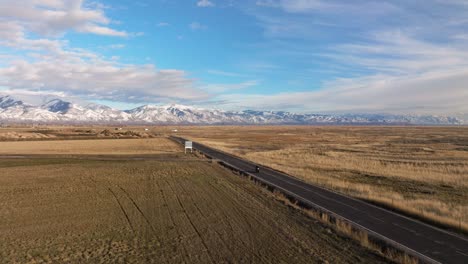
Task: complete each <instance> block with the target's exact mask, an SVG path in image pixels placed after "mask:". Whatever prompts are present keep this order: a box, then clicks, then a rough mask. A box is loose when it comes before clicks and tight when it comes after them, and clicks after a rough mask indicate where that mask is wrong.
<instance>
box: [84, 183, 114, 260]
mask: <svg viewBox="0 0 468 264" xmlns="http://www.w3.org/2000/svg"><path fill="white" fill-rule="evenodd" d="M86 178H87V179H89V181H90V182H92V185H93V187H94V189H95V190H96V194H97V195H98V196H100V194H99V192H98V191H97V190H98V189H99V188H102V186H100V185H99V184H98V181H97V180H96V179H95V176H94V175H89V176H88V177H86ZM80 180H81V181H82V182H83V183H84V184H86V185H87V182H88V181H87V180H86V179H85V177H80ZM106 191H107V189H106ZM115 236H116V235H115V234H113V235H111V237H110V238H109V241H108V242H107V243H106V247H105V249H104V250H103V251H102V255H103V256H106V255H110V253H111V249H112V242H113V241H114V239H115Z"/></svg>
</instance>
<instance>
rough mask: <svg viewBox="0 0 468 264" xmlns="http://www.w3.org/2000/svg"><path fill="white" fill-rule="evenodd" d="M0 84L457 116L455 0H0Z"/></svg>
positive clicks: (463, 101) (463, 61) (113, 95)
mask: <svg viewBox="0 0 468 264" xmlns="http://www.w3.org/2000/svg"><path fill="white" fill-rule="evenodd" d="M0 92H3V93H10V94H25V95H29V96H40V95H43V94H47V95H54V96H62V97H67V98H79V99H81V100H87V101H92V102H96V103H102V104H106V105H109V106H111V107H115V108H118V109H130V108H133V107H136V106H140V105H143V104H169V103H177V104H186V105H194V106H200V107H205V108H218V109H225V110H240V109H256V110H286V111H294V112H316V113H328V112H336V113H342V112H352V113H362V112H365V113H372V112H378V113H407V114H458V113H464V114H466V113H468V1H466V0H412V1H406V0H392V1H390V0H389V1H376V0H375V1H370V0H352V1H351V0H328V1H325V0H258V1H253V0H251V1H241V0H239V1H236V0H183V1H182V0H180V1H176V0H173V1H171V0H153V1H144V0H138V1H135V0H132V1H130V0H114V1H107V0H102V1H86V0H81V1H80V0H14V1H10V0H0Z"/></svg>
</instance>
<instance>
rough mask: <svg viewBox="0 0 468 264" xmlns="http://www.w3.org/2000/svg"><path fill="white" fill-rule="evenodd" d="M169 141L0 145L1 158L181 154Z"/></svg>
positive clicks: (60, 141) (103, 141)
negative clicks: (15, 156) (37, 155)
mask: <svg viewBox="0 0 468 264" xmlns="http://www.w3.org/2000/svg"><path fill="white" fill-rule="evenodd" d="M180 151H181V150H180V147H179V146H178V145H177V144H176V143H174V142H172V141H170V140H168V139H166V138H148V139H92V140H53V141H52V140H51V141H15V142H0V155H29V154H31V155H34V154H44V155H62V154H66V155H87V154H89V155H133V154H158V153H178V152H180Z"/></svg>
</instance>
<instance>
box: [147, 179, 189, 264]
mask: <svg viewBox="0 0 468 264" xmlns="http://www.w3.org/2000/svg"><path fill="white" fill-rule="evenodd" d="M154 182H155V183H156V185H157V187H158V189H159V192H160V194H161V197H162V199H163V203H164V204H166V205H169V204H168V201H167V197H166V195H165V194H164V190H163V189H162V188H161V186H160V185H159V182H158V181H157V180H155V181H154ZM167 212H168V215H169V219H170V221H171V223H172V225H173V226H174V230H175V231H176V234H177V236H178V237H182V236H181V233H180V231H179V228H178V227H177V224H176V222H175V221H174V216H173V215H172V212H171V210H170V209H169V208H168V209H167ZM180 245H182V249H183V251H184V254H183V255H182V258H183V259H184V262H187V256H189V254H188V250H187V247H186V246H185V244H184V243H180Z"/></svg>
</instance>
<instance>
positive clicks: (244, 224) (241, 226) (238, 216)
mask: <svg viewBox="0 0 468 264" xmlns="http://www.w3.org/2000/svg"><path fill="white" fill-rule="evenodd" d="M209 184H210V185H211V187H212V188H213V190H214V192H217V193H216V194H215V193H214V192H213V193H210V195H211V197H212V198H213V201H214V202H215V203H216V205H217V208H223V210H220V213H221V214H222V217H221V218H222V221H223V222H225V223H227V224H228V225H229V227H230V230H231V233H232V235H234V234H235V231H234V227H233V223H234V224H235V225H236V226H237V227H238V228H237V230H243V231H244V232H243V233H242V236H241V238H240V239H239V240H238V241H240V242H241V244H242V246H243V248H244V249H245V250H247V251H248V252H250V254H248V256H249V257H250V261H249V262H250V263H253V262H254V260H255V259H257V260H258V261H260V262H261V261H262V257H261V256H260V255H259V253H258V251H257V249H256V242H255V239H254V237H253V235H252V234H253V226H252V225H251V224H250V223H249V222H248V221H247V220H246V217H245V215H244V214H242V213H240V209H239V207H237V206H236V205H235V204H234V203H233V201H232V199H228V200H227V201H224V202H225V203H224V204H223V203H221V202H219V201H218V200H217V199H216V198H217V195H221V194H223V191H222V190H220V189H218V188H217V187H216V186H215V184H213V183H211V182H209ZM224 191H225V190H224ZM226 203H228V204H230V205H231V206H229V209H228V211H229V213H231V214H233V216H232V215H231V216H229V215H227V214H226V212H225V210H224V208H228V207H227V205H226ZM243 238H247V239H243Z"/></svg>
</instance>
